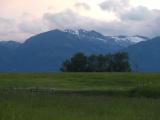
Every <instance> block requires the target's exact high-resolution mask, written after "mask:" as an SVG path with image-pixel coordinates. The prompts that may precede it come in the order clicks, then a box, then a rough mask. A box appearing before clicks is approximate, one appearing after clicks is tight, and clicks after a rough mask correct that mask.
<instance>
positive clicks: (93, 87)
mask: <svg viewBox="0 0 160 120" xmlns="http://www.w3.org/2000/svg"><path fill="white" fill-rule="evenodd" d="M11 87H15V88H19V87H20V88H28V87H39V88H42V87H46V88H54V89H55V90H64V91H67V90H68V91H86V92H87V91H89V92H90V93H91V92H95V93H96V92H97V91H100V92H101V93H102V92H104V93H111V94H113V93H118V94H120V93H124V94H129V95H136V96H138V95H144V96H153V97H159V96H160V89H159V88H160V74H158V73H157V74H156V73H30V74H27V73H23V74H18V73H17V74H14V73H3V74H0V89H2V88H11Z"/></svg>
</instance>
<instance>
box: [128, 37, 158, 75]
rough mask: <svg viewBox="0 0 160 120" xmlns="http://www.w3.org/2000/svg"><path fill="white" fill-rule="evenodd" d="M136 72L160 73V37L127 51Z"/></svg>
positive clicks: (131, 47) (129, 48)
mask: <svg viewBox="0 0 160 120" xmlns="http://www.w3.org/2000/svg"><path fill="white" fill-rule="evenodd" d="M125 51H127V52H128V53H129V56H130V60H131V64H132V67H133V69H134V70H135V71H146V72H158V71H160V37H156V38H154V39H151V40H149V41H145V42H140V43H138V44H136V45H133V46H130V47H128V48H127V49H125Z"/></svg>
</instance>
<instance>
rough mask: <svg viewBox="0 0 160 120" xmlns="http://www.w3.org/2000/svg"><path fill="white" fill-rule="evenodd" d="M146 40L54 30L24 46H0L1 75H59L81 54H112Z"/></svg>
mask: <svg viewBox="0 0 160 120" xmlns="http://www.w3.org/2000/svg"><path fill="white" fill-rule="evenodd" d="M146 40H148V39H147V38H145V37H142V36H133V37H128V36H104V35H102V34H101V33H98V32H96V31H94V30H92V31H87V30H83V29H80V30H76V31H74V30H69V29H68V30H63V31H62V30H51V31H48V32H44V33H41V34H38V35H35V36H32V37H30V38H29V39H27V40H26V41H25V42H24V43H16V42H12V41H9V42H0V71H7V72H10V71H21V72H22V71H28V72H31V71H34V72H35V71H36V72H37V71H41V72H42V71H58V70H59V68H60V66H61V64H62V62H63V61H64V60H66V59H67V58H69V57H70V56H72V55H73V54H75V53H77V52H83V53H85V54H108V53H112V52H117V51H121V50H122V49H125V48H126V47H130V46H131V45H134V44H137V43H139V42H140V43H142V42H141V41H146Z"/></svg>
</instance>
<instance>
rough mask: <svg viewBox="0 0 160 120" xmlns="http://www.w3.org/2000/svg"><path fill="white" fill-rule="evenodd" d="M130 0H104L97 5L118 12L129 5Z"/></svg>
mask: <svg viewBox="0 0 160 120" xmlns="http://www.w3.org/2000/svg"><path fill="white" fill-rule="evenodd" d="M129 1H130V0H105V1H104V2H102V3H101V4H100V5H99V6H100V7H101V9H102V10H108V11H116V12H120V11H122V10H123V9H125V8H127V7H129V6H130V4H129Z"/></svg>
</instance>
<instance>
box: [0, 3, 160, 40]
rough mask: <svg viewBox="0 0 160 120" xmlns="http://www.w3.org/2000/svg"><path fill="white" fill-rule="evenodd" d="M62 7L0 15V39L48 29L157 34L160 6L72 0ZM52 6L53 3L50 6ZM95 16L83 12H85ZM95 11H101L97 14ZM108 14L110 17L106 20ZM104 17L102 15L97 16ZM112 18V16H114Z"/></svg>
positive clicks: (27, 34)
mask: <svg viewBox="0 0 160 120" xmlns="http://www.w3.org/2000/svg"><path fill="white" fill-rule="evenodd" d="M73 1H74V0H72V3H74V4H72V5H71V6H70V7H64V9H62V10H56V11H53V10H50V9H52V7H49V11H45V12H44V13H43V14H42V15H41V16H36V17H35V15H32V14H29V13H28V12H25V13H23V15H21V16H19V17H18V19H17V18H8V17H5V16H4V17H3V16H2V17H0V40H19V41H23V40H25V39H26V38H27V37H29V36H32V35H35V34H38V33H40V32H44V31H48V30H52V29H66V28H70V29H80V28H82V29H87V30H91V29H94V30H96V31H98V32H101V33H103V34H105V35H143V36H147V37H154V36H159V35H160V28H159V25H160V10H158V9H154V10H153V9H149V8H147V7H145V6H143V5H138V6H133V5H132V4H131V0H105V1H101V2H100V3H99V2H95V4H94V5H93V4H91V1H92V0H89V1H90V2H86V1H85V0H84V1H83V0H82V2H81V1H79V2H73ZM53 9H54V7H53ZM95 9H96V12H97V11H98V12H97V13H95V16H94V17H90V16H87V15H86V13H90V14H94V10H95ZM99 13H100V14H102V16H101V17H99ZM108 14H112V15H113V16H114V17H113V19H112V20H110V21H107V19H108ZM102 17H104V19H101V18H102ZM114 18H115V19H114Z"/></svg>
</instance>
